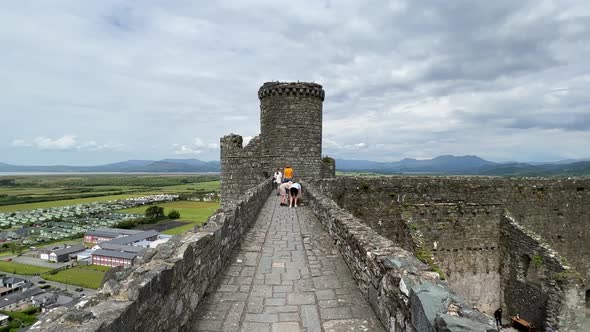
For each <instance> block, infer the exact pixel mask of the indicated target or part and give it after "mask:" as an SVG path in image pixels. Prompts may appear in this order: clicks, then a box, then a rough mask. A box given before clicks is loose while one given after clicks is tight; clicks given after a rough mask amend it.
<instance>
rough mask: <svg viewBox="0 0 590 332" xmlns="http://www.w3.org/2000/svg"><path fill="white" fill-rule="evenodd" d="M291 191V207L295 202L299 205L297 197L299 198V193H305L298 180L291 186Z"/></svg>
mask: <svg viewBox="0 0 590 332" xmlns="http://www.w3.org/2000/svg"><path fill="white" fill-rule="evenodd" d="M289 193H290V194H291V195H289V207H293V203H295V207H297V199H298V198H299V195H301V194H302V193H303V190H302V189H301V185H300V184H299V183H297V182H295V183H293V184H292V185H291V187H289Z"/></svg>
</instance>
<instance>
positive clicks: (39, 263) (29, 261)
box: [12, 256, 71, 269]
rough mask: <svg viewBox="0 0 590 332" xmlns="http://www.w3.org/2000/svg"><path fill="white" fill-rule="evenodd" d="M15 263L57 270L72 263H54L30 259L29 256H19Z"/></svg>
mask: <svg viewBox="0 0 590 332" xmlns="http://www.w3.org/2000/svg"><path fill="white" fill-rule="evenodd" d="M12 261H13V262H16V263H20V264H27V265H35V266H41V267H48V268H50V269H57V268H59V267H62V266H65V265H67V264H71V263H53V262H49V261H46V260H42V259H39V258H36V257H29V256H17V257H13V258H12Z"/></svg>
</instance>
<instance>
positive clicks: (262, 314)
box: [193, 194, 383, 332]
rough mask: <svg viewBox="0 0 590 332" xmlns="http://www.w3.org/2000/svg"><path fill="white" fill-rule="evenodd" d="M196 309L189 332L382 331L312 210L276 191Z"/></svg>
mask: <svg viewBox="0 0 590 332" xmlns="http://www.w3.org/2000/svg"><path fill="white" fill-rule="evenodd" d="M199 310H200V313H199V319H198V320H197V321H196V322H194V324H193V330H194V331H276V332H278V331H281V332H291V331H307V332H312V331H383V327H382V325H381V323H380V322H379V321H378V320H377V318H376V317H375V314H374V313H373V311H372V310H371V308H370V307H369V305H368V304H367V303H366V301H365V300H364V299H363V297H362V295H361V293H360V291H359V289H358V288H357V286H356V284H355V283H354V281H353V279H352V276H351V274H350V271H349V270H348V267H347V266H346V264H345V263H344V260H343V259H342V257H341V256H340V253H339V252H338V249H337V248H336V247H335V246H334V245H333V241H332V240H331V238H330V236H329V235H328V234H327V233H326V232H325V231H324V229H323V228H322V225H321V224H320V223H319V222H318V220H317V219H316V218H315V216H314V215H313V213H312V212H311V211H310V210H309V208H307V207H298V208H287V207H281V206H279V200H278V198H277V197H276V196H274V194H272V195H271V196H270V197H269V199H268V201H267V202H266V204H265V205H264V207H263V208H262V210H261V211H260V214H259V216H258V220H257V221H256V224H255V225H254V226H253V227H252V229H251V230H250V231H249V232H248V234H247V235H246V237H245V239H244V240H243V242H242V245H241V247H240V250H239V253H238V254H237V257H235V258H233V263H232V264H231V265H230V266H228V268H227V269H226V270H225V271H224V272H222V276H220V281H219V285H218V286H217V289H216V291H214V292H212V293H211V294H209V296H208V297H207V298H206V299H205V303H204V305H203V307H201V308H199Z"/></svg>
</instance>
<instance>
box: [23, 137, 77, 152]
mask: <svg viewBox="0 0 590 332" xmlns="http://www.w3.org/2000/svg"><path fill="white" fill-rule="evenodd" d="M76 144H77V142H76V136H74V135H64V136H62V137H60V138H56V139H51V138H48V137H43V136H39V137H37V138H35V139H34V140H33V146H34V147H36V148H38V149H41V150H68V149H72V148H74V147H76Z"/></svg>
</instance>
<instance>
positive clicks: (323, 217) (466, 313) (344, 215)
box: [303, 182, 496, 332]
mask: <svg viewBox="0 0 590 332" xmlns="http://www.w3.org/2000/svg"><path fill="white" fill-rule="evenodd" d="M303 186H304V188H306V189H305V190H306V194H305V197H306V202H307V203H308V204H309V205H310V206H311V208H312V210H313V211H314V213H315V215H316V216H317V217H318V219H319V220H320V221H321V223H322V224H323V225H324V226H325V227H326V229H327V230H328V232H329V233H330V235H331V236H332V237H333V239H334V241H335V243H336V244H337V246H338V248H339V249H340V252H341V253H342V255H343V258H344V260H345V261H346V263H347V265H348V267H349V268H350V270H351V272H352V275H353V277H354V279H355V280H356V282H357V284H358V286H359V288H360V289H361V292H362V293H363V295H364V296H365V298H366V299H367V301H368V302H369V303H370V305H371V307H372V308H373V311H374V312H375V314H376V315H377V317H378V318H379V319H380V320H381V322H382V323H383V325H384V326H385V328H386V330H388V331H410V332H417V331H419V332H422V331H433V332H434V331H496V330H495V327H494V324H493V322H492V319H491V317H490V316H486V315H484V314H482V313H480V312H478V311H475V310H473V309H472V308H471V306H470V305H468V304H466V303H465V302H463V300H462V299H461V298H460V297H458V296H457V295H455V294H454V293H453V292H452V291H451V290H450V289H449V288H448V286H447V285H446V283H445V282H444V281H441V280H440V277H439V274H437V273H435V272H431V271H430V268H429V267H428V266H427V265H426V264H424V263H422V262H420V261H419V260H418V259H417V258H416V257H415V256H414V255H413V254H412V253H411V252H409V251H407V250H404V249H403V248H401V247H399V246H397V245H396V244H395V243H394V242H393V241H391V240H389V239H387V238H385V237H383V236H380V235H379V234H377V232H376V231H375V230H373V229H372V228H371V227H369V226H367V225H366V224H364V223H363V222H362V221H361V220H360V219H358V218H356V217H355V216H353V215H351V214H350V213H349V212H347V211H346V210H344V209H343V208H341V207H340V206H338V205H337V204H336V203H335V202H334V201H333V200H331V199H330V198H328V197H327V196H326V195H324V194H323V193H322V191H321V189H319V188H318V187H316V186H315V185H314V184H311V183H305V182H304V183H303Z"/></svg>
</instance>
